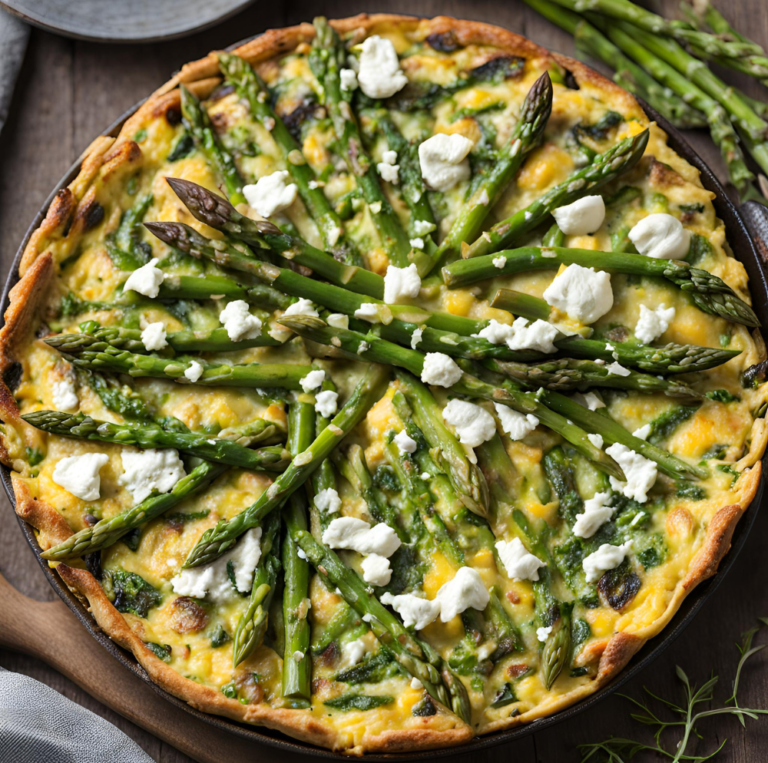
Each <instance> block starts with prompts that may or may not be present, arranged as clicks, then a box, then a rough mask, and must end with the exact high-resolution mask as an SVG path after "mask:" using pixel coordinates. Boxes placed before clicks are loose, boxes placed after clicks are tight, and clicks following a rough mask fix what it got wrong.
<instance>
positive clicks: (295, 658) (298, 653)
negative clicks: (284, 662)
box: [291, 649, 304, 662]
mask: <svg viewBox="0 0 768 763" xmlns="http://www.w3.org/2000/svg"><path fill="white" fill-rule="evenodd" d="M291 657H292V658H293V661H294V662H301V661H302V660H303V659H304V652H302V651H301V650H300V649H297V650H296V651H295V652H294V653H293V654H292V655H291Z"/></svg>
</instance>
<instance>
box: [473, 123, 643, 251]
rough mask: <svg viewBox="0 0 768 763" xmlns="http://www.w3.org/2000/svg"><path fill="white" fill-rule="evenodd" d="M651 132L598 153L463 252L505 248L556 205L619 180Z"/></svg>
mask: <svg viewBox="0 0 768 763" xmlns="http://www.w3.org/2000/svg"><path fill="white" fill-rule="evenodd" d="M648 136H649V132H648V130H643V132H641V133H638V134H637V135H634V136H632V137H631V138H625V139H624V140H622V141H620V142H619V143H617V144H616V145H615V146H613V147H612V148H610V149H608V151H606V152H605V153H603V154H598V155H597V156H596V157H595V158H594V160H593V162H592V163H591V164H590V165H588V166H587V167H585V168H584V169H581V170H578V171H576V172H574V173H573V174H572V175H571V176H570V177H569V178H568V179H567V180H564V181H563V182H562V183H559V184H558V185H556V186H555V187H554V188H551V189H550V190H549V191H547V192H546V193H545V194H544V195H543V196H541V197H539V198H538V199H536V201H534V202H533V203H531V204H529V205H528V206H527V207H526V208H525V209H521V210H520V211H518V212H515V214H513V215H512V216H511V217H508V218H506V219H505V220H502V221H501V222H499V223H496V225H494V226H493V227H492V228H491V229H490V230H488V231H486V232H484V233H483V234H482V236H480V237H479V238H477V239H476V240H475V241H474V242H473V243H472V245H471V246H469V247H468V248H465V249H464V251H463V252H462V256H463V257H464V258H466V259H470V258H472V257H480V256H482V255H485V254H490V253H491V252H496V251H498V250H499V249H503V248H504V247H506V246H508V245H509V244H511V243H513V242H514V241H515V240H516V239H519V238H520V236H522V235H524V234H525V233H528V232H529V231H531V230H533V229H534V228H536V227H537V226H538V225H540V224H541V223H542V222H543V221H544V220H545V219H546V218H547V217H548V216H549V215H550V214H551V212H552V210H553V209H557V208H558V207H562V206H564V205H566V204H571V203H572V202H574V201H576V200H577V199H580V198H582V197H583V196H588V195H589V194H592V193H594V192H595V191H596V190H597V189H598V188H601V187H602V186H604V185H606V184H607V183H610V182H611V181H612V180H615V179H616V178H617V177H619V175H621V174H622V173H624V172H626V171H627V170H629V169H631V168H632V167H634V166H635V165H636V164H637V163H638V162H639V161H640V158H641V157H642V155H643V152H644V151H645V147H646V146H647V145H648Z"/></svg>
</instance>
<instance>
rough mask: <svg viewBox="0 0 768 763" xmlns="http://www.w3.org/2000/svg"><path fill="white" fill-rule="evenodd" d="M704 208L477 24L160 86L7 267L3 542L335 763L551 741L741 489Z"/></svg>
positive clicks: (227, 708)
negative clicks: (13, 275)
mask: <svg viewBox="0 0 768 763" xmlns="http://www.w3.org/2000/svg"><path fill="white" fill-rule="evenodd" d="M713 198H714V195H713V194H712V193H711V192H709V191H707V190H705V189H704V188H703V187H702V185H701V182H700V180H699V176H698V171H697V170H696V169H694V168H693V167H691V166H690V165H689V164H688V163H687V162H686V161H684V160H683V159H681V158H680V157H679V156H677V155H676V154H675V152H674V151H673V150H671V149H670V148H669V146H668V145H667V137H666V135H665V134H664V132H663V131H662V130H661V129H659V127H658V126H657V125H656V124H654V123H652V122H649V120H648V118H647V117H646V115H645V114H644V112H643V111H642V109H641V108H640V107H639V105H638V104H637V103H636V102H635V100H634V99H633V98H632V97H631V96H630V95H628V94H627V93H626V92H624V91H623V90H621V89H619V88H618V87H617V86H615V85H613V84H612V83H610V82H608V81H607V80H605V79H604V78H602V77H601V76H599V75H597V74H596V73H594V72H592V71H591V70H589V69H587V68H586V67H585V66H583V65H582V64H580V63H578V62H576V61H572V60H570V59H566V58H563V57H561V56H556V55H552V54H550V53H548V52H547V51H545V50H543V49H541V48H539V47H537V46H535V45H534V44H533V43H531V42H529V41H527V40H525V39H523V38H521V37H518V36H516V35H514V34H512V33H509V32H507V31H504V30H502V29H499V28H497V27H492V26H488V25H484V24H478V23H474V22H465V21H457V20H454V19H449V18H436V19H432V20H417V19H412V18H406V17H395V16H386V15H382V16H373V17H364V16H361V17H357V18H353V19H346V20H342V21H334V22H330V23H329V22H327V21H325V20H324V19H316V20H315V22H314V25H309V24H304V25H301V26H298V27H294V28H290V29H284V30H278V31H272V32H267V33H266V34H264V35H262V36H260V37H258V38H256V39H254V40H253V41H252V42H249V43H247V44H245V45H244V46H242V47H240V48H238V49H237V50H234V51H232V52H222V53H214V54H211V55H210V56H208V57H207V58H205V59H202V60H200V61H197V62H194V63H191V64H188V65H187V66H185V67H184V68H183V69H182V70H181V72H180V73H179V74H178V75H177V76H175V77H174V78H173V79H172V80H171V81H170V82H169V83H168V84H167V85H165V86H164V87H163V88H161V89H160V90H159V91H157V92H156V93H155V94H154V95H152V96H151V97H150V98H149V100H147V101H146V102H145V103H144V104H143V105H142V106H141V107H140V108H139V109H138V111H136V113H135V114H134V115H133V116H132V117H131V118H129V119H128V121H127V122H126V123H125V124H124V126H123V127H122V128H121V130H120V132H119V134H118V135H117V137H116V138H112V137H101V138H99V139H97V140H96V141H95V142H94V143H93V144H92V145H91V146H90V148H89V149H88V150H87V152H86V153H85V155H84V157H83V159H82V165H81V168H80V171H79V174H78V175H77V177H76V178H75V180H74V181H73V182H72V183H71V185H70V186H69V187H67V188H64V189H62V190H61V191H60V192H59V193H58V195H57V196H56V198H55V199H54V201H53V203H52V205H51V207H50V209H49V210H48V214H47V216H46V218H45V220H44V221H43V223H42V224H41V226H40V228H39V229H38V230H37V231H36V232H35V233H34V234H33V236H32V238H31V240H30V241H29V244H28V246H27V248H26V251H25V253H24V256H23V258H22V260H21V264H20V268H19V274H20V277H21V278H20V281H19V282H18V284H17V285H16V286H15V287H14V290H13V291H12V294H11V304H10V307H9V308H8V311H7V313H6V322H5V326H4V328H3V329H2V333H1V334H0V349H1V353H0V357H1V358H2V363H3V370H4V379H5V383H4V385H3V386H2V388H1V389H0V392H2V395H0V412H1V415H2V421H3V424H2V440H1V448H2V452H1V455H2V460H3V462H4V463H5V464H6V465H8V466H9V467H11V468H12V470H13V472H12V478H13V485H14V490H15V494H16V509H17V512H18V513H19V515H20V516H22V517H23V518H25V519H26V520H27V521H28V522H30V523H31V524H32V525H33V526H34V527H35V528H36V530H37V533H38V539H39V542H40V546H41V549H42V552H43V556H44V558H45V559H47V560H48V561H49V563H50V564H51V565H52V566H54V567H55V568H56V570H57V571H58V573H59V575H60V576H61V578H62V579H63V580H64V582H65V583H66V584H67V585H68V586H69V587H70V588H71V589H72V590H73V591H75V592H76V593H77V594H78V595H79V596H80V597H81V598H82V599H83V600H84V601H87V603H88V606H89V607H90V609H91V611H92V613H93V615H94V617H95V619H96V621H97V622H98V624H99V626H100V627H101V628H102V629H104V630H105V631H106V632H107V633H108V634H109V635H110V636H111V637H112V638H113V639H114V640H115V641H116V642H117V643H118V644H120V645H121V646H123V647H125V648H126V649H129V650H131V651H132V652H133V654H134V655H135V656H136V658H137V659H138V660H139V662H140V663H141V664H142V666H143V667H144V668H145V669H146V670H147V672H148V673H149V674H150V675H151V677H152V678H153V680H155V681H156V682H157V683H158V684H160V685H161V686H163V687H164V688H165V689H167V690H168V691H170V692H171V693H173V694H175V695H176V696H179V697H181V698H183V699H185V700H187V701H188V702H189V703H190V704H192V705H194V706H195V707H197V708H200V709H203V710H206V711H208V712H212V713H216V714H220V715H225V716H228V717H229V718H232V719H235V720H239V721H242V722H246V723H253V724H259V725H264V726H268V727H270V728H272V729H276V730H279V731H282V732H284V733H286V734H289V735H291V736H293V737H296V738H298V739H302V740H305V741H308V742H311V743H313V744H316V745H320V746H323V747H327V748H332V749H335V750H338V751H343V752H347V753H353V754H360V753H364V752H373V751H379V752H398V751H411V750H417V749H427V748H439V747H447V746H450V745H453V744H458V743H461V742H463V741H467V740H469V739H471V738H472V737H473V736H475V735H477V734H485V733H489V732H493V731H496V730H500V729H506V728H510V727H512V726H514V725H517V724H522V723H526V722H528V721H531V720H533V719H535V718H539V717H542V716H545V715H550V714H552V713H555V712H557V711H559V710H561V709H562V708H564V707H566V706H568V705H570V704H572V703H574V702H576V701H578V700H579V699H581V698H583V697H585V696H587V695H588V694H590V693H592V692H594V691H596V690H597V689H598V688H599V687H601V686H603V685H604V684H605V683H606V682H608V681H609V680H611V679H612V678H613V677H614V676H615V675H616V674H617V673H618V672H619V671H620V670H621V669H622V668H623V666H624V665H625V664H626V663H627V662H628V660H629V659H630V658H631V657H632V656H633V655H634V654H635V653H636V652H637V651H638V650H639V649H640V648H641V646H642V645H643V644H644V642H645V641H646V640H648V639H649V638H651V637H652V636H655V635H656V634H658V633H659V632H660V631H661V630H662V628H663V627H664V625H665V624H666V623H667V622H668V621H669V620H670V618H671V617H672V616H673V614H674V613H675V612H676V611H677V609H678V607H679V606H680V604H681V602H682V600H683V598H684V597H685V595H686V594H687V593H688V592H689V591H690V590H691V589H692V588H693V587H694V586H695V585H696V584H697V583H699V582H700V581H701V580H703V579H705V578H707V577H709V576H711V575H712V574H714V573H715V571H716V569H717V565H718V563H719V561H720V559H721V558H722V557H723V555H724V554H725V553H726V551H727V550H728V547H729V545H730V538H731V534H732V532H733V530H734V527H735V525H736V523H737V522H738V519H739V518H740V516H741V514H742V513H743V512H744V511H745V510H746V508H747V506H748V505H749V503H750V502H751V501H752V499H753V497H754V495H755V493H756V490H757V487H758V483H759V479H760V459H761V457H762V455H763V452H764V449H765V445H766V437H767V436H768V431H767V430H766V426H765V421H764V418H763V416H764V414H765V411H766V407H767V405H768V399H767V398H766V392H767V391H768V386H767V385H766V384H765V369H766V352H765V345H764V343H763V339H762V337H761V336H760V333H759V322H758V320H757V317H756V316H755V314H754V312H753V311H752V309H751V307H750V295H749V291H748V283H747V275H746V272H745V269H744V267H743V266H742V264H741V263H740V262H739V261H738V260H737V259H735V258H734V257H733V254H732V252H731V250H730V248H729V246H728V242H727V241H726V237H725V228H724V226H723V223H722V222H721V221H720V220H719V219H718V218H717V216H716V214H715V210H714V208H713V205H712V200H713Z"/></svg>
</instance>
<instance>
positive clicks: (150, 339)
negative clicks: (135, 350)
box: [141, 321, 168, 352]
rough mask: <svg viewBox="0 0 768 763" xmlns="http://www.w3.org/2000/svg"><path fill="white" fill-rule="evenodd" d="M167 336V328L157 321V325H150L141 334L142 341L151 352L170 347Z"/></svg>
mask: <svg viewBox="0 0 768 763" xmlns="http://www.w3.org/2000/svg"><path fill="white" fill-rule="evenodd" d="M165 336H166V334H165V326H164V325H163V324H162V323H161V322H160V321H157V323H150V324H148V325H147V327H146V328H145V329H144V330H143V331H142V332H141V341H142V342H143V344H144V347H146V348H147V349H148V350H149V351H150V352H152V350H162V349H163V347H167V346H168V342H167V341H166V339H165Z"/></svg>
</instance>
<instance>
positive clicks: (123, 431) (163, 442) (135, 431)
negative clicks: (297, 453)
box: [23, 411, 290, 472]
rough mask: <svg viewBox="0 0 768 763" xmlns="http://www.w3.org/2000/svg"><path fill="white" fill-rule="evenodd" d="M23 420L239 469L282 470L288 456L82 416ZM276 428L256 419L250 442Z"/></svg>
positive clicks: (43, 414) (65, 433)
mask: <svg viewBox="0 0 768 763" xmlns="http://www.w3.org/2000/svg"><path fill="white" fill-rule="evenodd" d="M23 418H24V421H26V422H27V423H28V424H31V425H32V426H33V427H36V428H37V429H42V430H43V431H44V432H50V433H51V434H56V435H60V436H62V437H74V438H76V439H79V440H97V441H99V442H111V443H116V444H118V445H133V446H136V447H138V448H176V450H180V451H182V452H183V453H189V454H190V455H192V456H197V457H198V458H204V459H206V460H207V461H213V462H215V463H219V464H229V465H230V466H239V467H241V468H243V469H257V470H265V469H266V470H268V471H278V472H279V471H283V470H284V469H285V468H286V466H287V465H288V463H289V462H290V456H289V454H288V453H287V451H285V450H284V449H283V448H282V447H266V448H261V449H259V450H251V449H250V448H246V447H244V446H243V445H240V444H238V443H237V442H233V441H232V440H227V439H213V438H211V437H210V436H209V435H205V434H197V433H195V432H169V431H166V430H164V429H162V428H161V427H159V426H157V425H156V424H155V425H152V424H150V423H149V422H146V421H144V422H140V423H126V424H113V423H112V422H109V421H99V420H98V419H92V418H91V417H90V416H86V415H85V414H83V413H62V412H61V411H32V412H31V413H25V414H24V416H23ZM282 434H283V433H282V432H281V430H280V427H279V426H278V425H277V424H275V423H274V422H272V421H267V420H266V419H256V420H255V421H253V422H252V423H251V424H250V425H249V427H248V433H247V434H244V436H246V437H248V438H249V440H250V442H251V443H254V444H255V443H257V442H269V441H272V442H274V440H275V439H276V438H277V439H280V438H281V437H280V436H281V435H282Z"/></svg>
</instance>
